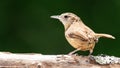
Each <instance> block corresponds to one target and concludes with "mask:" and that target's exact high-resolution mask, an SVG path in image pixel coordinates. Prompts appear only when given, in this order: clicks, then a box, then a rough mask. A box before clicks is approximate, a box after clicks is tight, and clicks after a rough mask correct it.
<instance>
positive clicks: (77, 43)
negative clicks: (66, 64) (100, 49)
mask: <svg viewBox="0 0 120 68" xmlns="http://www.w3.org/2000/svg"><path fill="white" fill-rule="evenodd" d="M50 17H51V18H54V19H58V20H59V21H60V22H62V24H63V26H64V29H65V32H64V34H65V38H66V39H67V41H68V42H69V44H70V45H71V46H73V47H74V48H75V50H74V51H72V52H70V53H69V55H72V54H74V53H75V52H77V51H89V55H91V54H92V53H93V50H94V47H95V44H96V43H97V42H98V40H99V38H101V37H105V38H111V39H115V37H114V36H112V35H110V34H104V33H95V32H94V31H93V30H92V29H91V28H89V27H88V26H86V25H85V24H84V23H83V21H82V20H81V18H80V17H78V16H77V15H75V14H74V13H71V12H66V13H62V14H60V15H53V16H50Z"/></svg>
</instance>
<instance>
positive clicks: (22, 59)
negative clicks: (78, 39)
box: [0, 52, 120, 68]
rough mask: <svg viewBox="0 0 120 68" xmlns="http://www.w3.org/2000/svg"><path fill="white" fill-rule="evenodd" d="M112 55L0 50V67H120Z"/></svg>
mask: <svg viewBox="0 0 120 68" xmlns="http://www.w3.org/2000/svg"><path fill="white" fill-rule="evenodd" d="M119 63H120V58H117V57H114V56H106V55H101V56H76V55H71V56H69V55H42V54H35V53H29V54H28V53H24V54H13V53H9V52H0V68H120V64H119Z"/></svg>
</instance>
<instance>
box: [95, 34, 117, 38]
mask: <svg viewBox="0 0 120 68" xmlns="http://www.w3.org/2000/svg"><path fill="white" fill-rule="evenodd" d="M95 35H96V37H97V38H100V37H105V38H111V39H115V37H114V36H112V35H110V34H99V33H96V34H95Z"/></svg>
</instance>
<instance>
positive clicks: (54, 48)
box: [0, 0, 120, 56]
mask: <svg viewBox="0 0 120 68" xmlns="http://www.w3.org/2000/svg"><path fill="white" fill-rule="evenodd" d="M64 12H73V13H75V14H77V15H78V16H80V17H81V19H82V20H83V21H84V23H85V24H86V25H88V26H89V27H90V28H91V29H93V30H94V31H95V32H99V33H109V34H112V35H113V36H115V37H116V39H115V40H112V39H106V38H101V39H100V40H99V42H98V43H97V44H96V47H95V49H94V53H93V55H98V54H108V55H115V56H120V0H1V1H0V51H9V52H13V53H42V54H67V53H69V52H70V51H73V50H74V48H73V47H71V46H70V45H69V43H68V42H67V41H66V39H65V37H64V27H63V25H62V24H61V22H59V21H58V20H55V19H51V18H50V16H51V15H57V14H61V13H64ZM78 53H79V54H83V55H88V53H89V52H82V51H79V52H78Z"/></svg>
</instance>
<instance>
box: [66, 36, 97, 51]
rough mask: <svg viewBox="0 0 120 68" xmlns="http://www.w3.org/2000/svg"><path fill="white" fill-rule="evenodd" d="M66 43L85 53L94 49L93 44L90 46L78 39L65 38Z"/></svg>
mask: <svg viewBox="0 0 120 68" xmlns="http://www.w3.org/2000/svg"><path fill="white" fill-rule="evenodd" d="M66 39H67V41H68V42H69V43H70V44H71V46H73V47H74V48H76V49H79V50H82V51H86V50H91V49H93V48H94V45H95V44H94V43H93V44H92V43H91V44H90V43H89V42H88V41H81V40H80V39H74V38H68V37H66Z"/></svg>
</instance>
